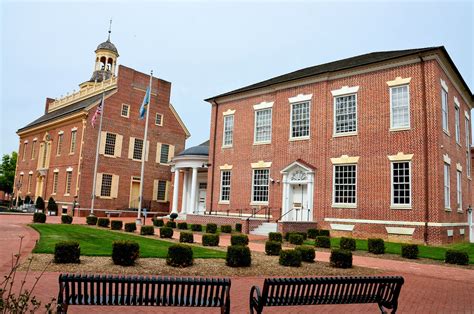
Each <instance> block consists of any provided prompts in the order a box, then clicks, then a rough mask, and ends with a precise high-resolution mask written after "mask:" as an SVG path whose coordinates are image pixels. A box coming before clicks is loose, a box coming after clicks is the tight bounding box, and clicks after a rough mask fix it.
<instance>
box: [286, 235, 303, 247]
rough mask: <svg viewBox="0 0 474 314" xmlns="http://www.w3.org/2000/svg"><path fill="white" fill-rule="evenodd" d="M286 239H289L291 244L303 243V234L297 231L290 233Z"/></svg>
mask: <svg viewBox="0 0 474 314" xmlns="http://www.w3.org/2000/svg"><path fill="white" fill-rule="evenodd" d="M288 240H289V241H290V243H291V244H296V245H301V244H303V241H304V239H303V236H302V235H301V234H298V233H292V234H290V237H289V239H288Z"/></svg>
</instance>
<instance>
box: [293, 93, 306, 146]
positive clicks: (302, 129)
mask: <svg viewBox="0 0 474 314" xmlns="http://www.w3.org/2000/svg"><path fill="white" fill-rule="evenodd" d="M309 109H310V102H309V101H305V102H300V103H294V104H291V134H290V135H291V138H305V137H309Z"/></svg>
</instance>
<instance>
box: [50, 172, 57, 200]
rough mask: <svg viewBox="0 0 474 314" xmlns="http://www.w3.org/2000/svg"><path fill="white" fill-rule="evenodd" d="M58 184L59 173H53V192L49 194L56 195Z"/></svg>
mask: <svg viewBox="0 0 474 314" xmlns="http://www.w3.org/2000/svg"><path fill="white" fill-rule="evenodd" d="M58 182H59V172H58V171H55V172H53V192H52V193H51V194H53V195H56V193H58Z"/></svg>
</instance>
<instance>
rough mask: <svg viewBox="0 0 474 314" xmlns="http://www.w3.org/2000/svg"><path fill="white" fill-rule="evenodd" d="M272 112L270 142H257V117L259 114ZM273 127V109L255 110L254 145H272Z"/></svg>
mask: <svg viewBox="0 0 474 314" xmlns="http://www.w3.org/2000/svg"><path fill="white" fill-rule="evenodd" d="M263 111H270V125H269V127H270V138H269V139H268V140H260V141H258V140H257V115H258V113H259V112H263ZM272 127H273V109H272V108H263V109H258V110H255V113H254V126H253V143H254V144H270V143H271V142H272Z"/></svg>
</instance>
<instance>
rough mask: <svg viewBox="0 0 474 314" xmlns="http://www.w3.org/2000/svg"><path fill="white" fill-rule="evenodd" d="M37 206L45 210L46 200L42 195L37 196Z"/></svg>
mask: <svg viewBox="0 0 474 314" xmlns="http://www.w3.org/2000/svg"><path fill="white" fill-rule="evenodd" d="M18 203H19V202H18ZM35 208H36V209H38V210H41V211H43V212H44V200H43V198H42V197H41V196H38V197H37V198H36V203H35Z"/></svg>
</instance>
